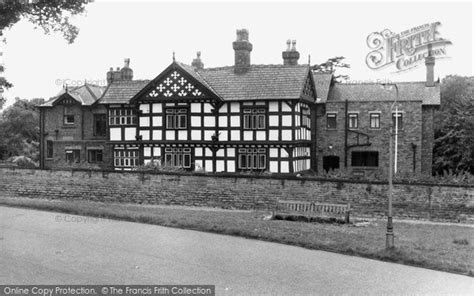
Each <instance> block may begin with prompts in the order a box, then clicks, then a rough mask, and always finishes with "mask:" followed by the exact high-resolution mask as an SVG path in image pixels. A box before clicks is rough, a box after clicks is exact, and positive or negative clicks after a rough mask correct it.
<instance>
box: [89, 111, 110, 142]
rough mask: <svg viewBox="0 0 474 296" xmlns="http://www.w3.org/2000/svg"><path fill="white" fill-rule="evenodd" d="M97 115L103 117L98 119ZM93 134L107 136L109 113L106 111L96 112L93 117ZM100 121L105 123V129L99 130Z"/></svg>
mask: <svg viewBox="0 0 474 296" xmlns="http://www.w3.org/2000/svg"><path fill="white" fill-rule="evenodd" d="M97 117H102V118H103V119H102V120H101V119H98V118H97ZM92 120H93V121H92V134H93V136H94V137H105V136H107V114H105V113H94V114H93V119H92ZM98 123H102V124H103V127H102V128H103V130H102V129H101V131H100V132H98Z"/></svg>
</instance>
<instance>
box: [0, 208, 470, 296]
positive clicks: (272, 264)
mask: <svg viewBox="0 0 474 296" xmlns="http://www.w3.org/2000/svg"><path fill="white" fill-rule="evenodd" d="M13 283H14V284H201V285H203V284H214V285H216V289H217V295H328V294H337V295H347V294H351V295H367V294H372V295H383V294H385V295H386V294H391V295H392V294H393V295H395V294H396V295H407V294H417V295H420V294H424V295H441V294H444V295H463V294H466V295H467V294H468V293H469V292H471V295H472V292H473V291H474V280H473V279H472V278H470V277H466V276H460V275H455V274H449V273H443V272H437V271H432V270H426V269H421V268H414V267H409V266H403V265H398V264H391V263H385V262H379V261H375V260H368V259H362V258H357V257H351V256H344V255H338V254H333V253H327V252H321V251H311V250H306V249H302V248H298V247H292V246H285V245H280V244H275V243H267V242H260V241H254V240H247V239H243V238H236V237H230V236H223V235H216V234H208V233H201V232H196V231H188V230H179V229H173V228H166V227H159V226H153V225H144V224H138V223H129V222H118V221H112V220H98V219H94V218H88V217H82V216H73V215H67V214H57V213H50V212H42V211H35V210H26V209H14V208H8V207H0V284H13Z"/></svg>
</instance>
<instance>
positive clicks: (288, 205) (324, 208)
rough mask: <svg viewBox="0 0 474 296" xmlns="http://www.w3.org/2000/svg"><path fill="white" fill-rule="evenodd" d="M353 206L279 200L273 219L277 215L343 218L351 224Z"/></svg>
mask: <svg viewBox="0 0 474 296" xmlns="http://www.w3.org/2000/svg"><path fill="white" fill-rule="evenodd" d="M350 213H351V205H350V203H348V204H326V203H314V202H308V201H295V200H279V201H277V204H276V207H275V210H274V211H273V217H275V215H277V214H286V215H299V216H301V215H303V216H309V217H311V216H320V215H325V216H341V215H342V216H343V217H344V221H345V222H346V223H349V216H350Z"/></svg>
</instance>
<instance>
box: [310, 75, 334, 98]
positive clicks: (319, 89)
mask: <svg viewBox="0 0 474 296" xmlns="http://www.w3.org/2000/svg"><path fill="white" fill-rule="evenodd" d="M312 74H313V79H314V86H315V88H316V96H317V102H318V103H325V102H326V100H327V98H328V93H329V88H330V87H331V82H332V74H326V73H315V72H313V71H312Z"/></svg>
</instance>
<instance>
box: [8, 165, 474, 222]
mask: <svg viewBox="0 0 474 296" xmlns="http://www.w3.org/2000/svg"><path fill="white" fill-rule="evenodd" d="M387 187H388V186H387V185H386V184H384V183H380V182H379V183H373V184H369V183H363V182H348V181H328V180H321V179H299V178H296V177H287V178H286V179H285V178H282V177H267V176H265V177H248V176H238V175H235V176H231V175H218V176H209V175H188V174H171V173H168V174H143V173H119V172H107V171H85V170H82V171H70V170H69V171H66V170H64V171H61V170H51V171H50V170H30V169H8V168H0V197H1V196H14V197H21V196H28V197H38V198H48V199H65V200H92V201H103V202H107V201H111V202H127V203H141V204H168V205H170V204H171V205H189V206H207V207H221V208H236V209H272V208H273V206H274V204H275V201H276V200H277V199H292V200H307V201H315V202H328V203H347V202H350V203H351V205H352V207H353V210H354V213H355V215H357V216H372V217H380V216H384V215H385V212H386V208H387V192H386V190H387ZM393 205H394V215H395V216H396V217H404V218H423V219H433V220H452V221H456V220H458V219H460V220H466V219H473V218H474V186H470V187H468V186H439V185H434V184H433V185H408V184H395V185H394V202H393Z"/></svg>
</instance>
